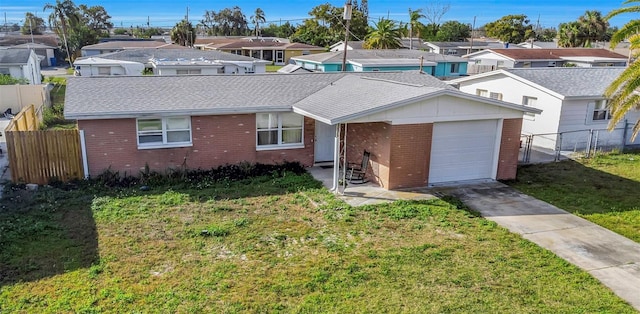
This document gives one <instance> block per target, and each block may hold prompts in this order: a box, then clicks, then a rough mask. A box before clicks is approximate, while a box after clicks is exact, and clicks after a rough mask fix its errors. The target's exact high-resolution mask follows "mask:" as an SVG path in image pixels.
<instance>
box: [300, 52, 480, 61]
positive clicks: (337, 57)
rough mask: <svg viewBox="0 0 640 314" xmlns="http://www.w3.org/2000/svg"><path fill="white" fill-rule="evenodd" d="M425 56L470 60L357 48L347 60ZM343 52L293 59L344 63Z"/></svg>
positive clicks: (435, 59) (433, 58)
mask: <svg viewBox="0 0 640 314" xmlns="http://www.w3.org/2000/svg"><path fill="white" fill-rule="evenodd" d="M420 57H424V61H432V62H468V60H467V59H463V58H460V57H455V56H447V55H441V54H437V53H433V52H427V51H422V50H408V49H356V50H347V60H351V59H361V60H362V59H420ZM342 58H343V52H342V51H333V52H324V53H316V54H312V55H306V56H300V57H293V58H292V59H295V60H301V61H311V62H319V63H342Z"/></svg>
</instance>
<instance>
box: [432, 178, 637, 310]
mask: <svg viewBox="0 0 640 314" xmlns="http://www.w3.org/2000/svg"><path fill="white" fill-rule="evenodd" d="M441 190H442V192H444V193H449V194H452V195H455V196H456V197H458V198H460V199H461V200H462V201H463V202H464V203H465V204H466V205H467V206H469V207H470V208H472V209H474V210H476V211H478V212H480V213H481V214H482V216H483V217H485V218H487V219H489V220H492V221H494V222H496V223H498V224H499V225H501V226H503V227H505V228H507V229H509V231H511V232H514V233H517V234H520V235H522V237H523V238H525V239H527V240H529V241H532V242H534V243H536V244H537V245H539V246H541V247H543V248H545V249H548V250H550V251H552V252H553V253H555V254H556V255H558V256H559V257H561V258H563V259H565V260H566V261H568V262H569V263H572V264H574V265H576V266H578V267H580V268H581V269H583V270H585V271H587V272H588V273H590V274H591V275H592V276H593V277H595V278H596V279H598V280H600V282H602V283H603V284H604V285H605V286H607V287H609V288H610V289H611V290H612V291H613V292H614V293H615V294H617V295H618V296H619V297H621V298H622V299H624V300H626V301H627V302H629V304H631V305H632V306H633V307H634V308H636V309H637V310H639V311H640V243H636V242H634V241H631V240H629V239H627V238H625V237H623V236H621V235H619V234H617V233H615V232H612V231H610V230H608V229H605V228H603V227H600V226H598V225H596V224H594V223H592V222H589V221H587V220H585V219H582V218H580V217H578V216H575V215H572V214H570V213H568V212H566V211H564V210H561V209H559V208H557V207H555V206H553V205H550V204H548V203H545V202H543V201H541V200H538V199H535V198H533V197H531V196H528V195H525V194H522V193H520V192H518V191H516V190H514V189H512V188H510V187H508V186H506V185H504V184H501V183H498V182H493V183H488V184H483V185H472V186H466V187H465V186H462V187H451V188H443V189H441Z"/></svg>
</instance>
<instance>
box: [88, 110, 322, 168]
mask: <svg viewBox="0 0 640 314" xmlns="http://www.w3.org/2000/svg"><path fill="white" fill-rule="evenodd" d="M78 127H79V129H80V130H84V132H85V139H86V147H87V159H88V162H89V173H90V175H91V176H95V175H98V174H100V173H102V172H103V171H104V170H106V169H108V168H111V170H113V171H120V172H121V174H124V172H126V173H127V174H131V175H137V174H138V173H139V171H140V170H141V169H144V167H145V165H147V164H148V165H149V167H150V168H151V169H152V170H157V171H165V170H167V169H171V168H178V167H183V166H186V167H187V168H189V169H197V168H203V169H208V168H212V167H217V166H220V165H225V164H236V163H239V162H241V161H248V162H252V163H255V162H260V163H279V162H282V161H299V162H300V163H302V164H303V165H305V166H311V165H313V135H314V120H313V119H309V118H305V120H304V144H305V146H304V148H299V149H282V150H268V151H257V150H256V117H255V115H254V114H245V115H221V116H193V117H191V132H192V142H193V146H192V147H180V148H159V149H138V147H137V132H136V119H112V120H79V121H78Z"/></svg>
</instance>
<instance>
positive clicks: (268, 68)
mask: <svg viewBox="0 0 640 314" xmlns="http://www.w3.org/2000/svg"><path fill="white" fill-rule="evenodd" d="M280 68H282V66H281V65H267V66H266V69H265V71H267V72H278V70H280Z"/></svg>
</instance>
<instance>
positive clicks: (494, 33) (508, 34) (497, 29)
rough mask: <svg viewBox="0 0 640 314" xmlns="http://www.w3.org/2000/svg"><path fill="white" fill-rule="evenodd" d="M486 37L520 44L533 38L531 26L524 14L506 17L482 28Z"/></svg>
mask: <svg viewBox="0 0 640 314" xmlns="http://www.w3.org/2000/svg"><path fill="white" fill-rule="evenodd" d="M484 29H485V31H486V32H487V35H488V36H490V37H494V38H497V39H500V40H501V41H502V42H504V43H515V44H518V43H521V42H523V41H525V40H527V39H529V38H531V37H533V35H534V32H533V26H532V25H531V24H529V20H528V19H527V16H526V15H524V14H518V15H506V16H503V17H502V18H500V19H499V20H497V21H493V22H491V23H487V24H486V25H485V26H484Z"/></svg>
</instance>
